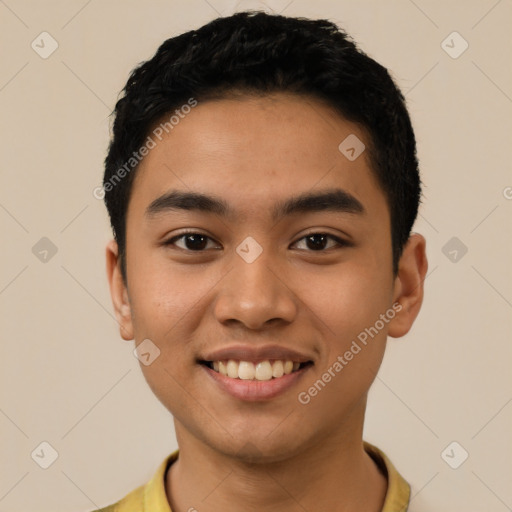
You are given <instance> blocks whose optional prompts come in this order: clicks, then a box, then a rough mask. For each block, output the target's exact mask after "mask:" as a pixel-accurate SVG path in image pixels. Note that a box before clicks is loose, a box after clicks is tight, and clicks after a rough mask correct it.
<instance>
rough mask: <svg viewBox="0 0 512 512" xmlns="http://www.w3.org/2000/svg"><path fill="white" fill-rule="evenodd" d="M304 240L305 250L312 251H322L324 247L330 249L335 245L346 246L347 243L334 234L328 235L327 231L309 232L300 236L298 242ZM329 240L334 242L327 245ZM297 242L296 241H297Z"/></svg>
mask: <svg viewBox="0 0 512 512" xmlns="http://www.w3.org/2000/svg"><path fill="white" fill-rule="evenodd" d="M302 240H305V245H306V247H307V250H309V251H314V252H322V251H325V250H326V249H331V248H333V247H336V246H342V247H343V246H348V245H349V244H348V243H347V242H345V241H344V240H341V238H338V237H336V236H334V235H329V234H328V233H311V234H309V235H306V236H305V237H303V238H301V239H300V240H299V242H301V241H302ZM329 240H331V241H334V244H332V243H331V245H330V246H329V247H327V246H328V244H329ZM297 243H298V242H297Z"/></svg>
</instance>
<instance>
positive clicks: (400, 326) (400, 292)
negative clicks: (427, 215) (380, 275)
mask: <svg viewBox="0 0 512 512" xmlns="http://www.w3.org/2000/svg"><path fill="white" fill-rule="evenodd" d="M427 269H428V262H427V255H426V241H425V238H424V237H423V236H422V235H420V234H418V233H413V234H411V236H410V237H409V240H408V241H407V243H406V245H405V247H404V249H403V252H402V256H401V258H400V262H399V264H398V275H397V276H396V278H395V286H394V292H393V297H394V299H393V304H396V303H397V302H399V303H400V305H401V309H400V310H398V308H396V311H397V314H396V315H395V317H394V318H393V319H392V320H391V321H390V322H389V330H388V334H389V336H392V337H393V338H400V337H401V336H404V335H405V334H407V333H408V332H409V329H410V328H411V327H412V324H413V323H414V320H415V319H416V317H417V316H418V313H419V312H420V308H421V304H422V302H423V282H424V280H425V276H426V274H427Z"/></svg>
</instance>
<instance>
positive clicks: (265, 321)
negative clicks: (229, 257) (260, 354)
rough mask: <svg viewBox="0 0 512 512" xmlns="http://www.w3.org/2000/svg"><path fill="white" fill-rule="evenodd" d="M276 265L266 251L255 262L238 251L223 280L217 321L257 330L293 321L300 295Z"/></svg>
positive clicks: (217, 304) (216, 304)
mask: <svg viewBox="0 0 512 512" xmlns="http://www.w3.org/2000/svg"><path fill="white" fill-rule="evenodd" d="M272 267H273V266H272V265H271V262H270V258H269V257H267V255H266V254H265V251H263V253H262V254H261V255H260V256H259V257H258V258H257V259H256V260H255V261H253V262H251V263H248V262H247V261H245V260H244V259H243V258H241V257H239V256H238V254H235V255H234V257H233V267H232V269H231V270H230V271H229V272H228V273H227V275H226V276H225V277H224V279H222V281H221V282H220V283H219V286H220V288H219V292H218V295H217V297H216V300H215V304H214V313H215V316H216V318H217V320H218V321H219V322H221V323H223V324H226V325H227V324H236V323H238V324H242V325H244V326H245V327H247V328H248V329H254V330H259V329H264V328H266V327H268V325H269V324H274V323H278V321H281V322H283V323H285V324H287V323H291V322H293V320H294V318H295V316H296V315H297V304H298V300H297V297H295V295H294V293H293V291H292V287H291V286H290V284H291V283H287V280H286V277H285V276H284V273H283V272H282V271H281V272H279V271H278V270H277V268H272Z"/></svg>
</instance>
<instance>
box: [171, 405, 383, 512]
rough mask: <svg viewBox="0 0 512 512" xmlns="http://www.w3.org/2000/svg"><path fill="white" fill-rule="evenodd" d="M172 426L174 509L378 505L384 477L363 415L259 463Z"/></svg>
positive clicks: (355, 508) (284, 510) (287, 510)
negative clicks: (367, 446) (366, 437)
mask: <svg viewBox="0 0 512 512" xmlns="http://www.w3.org/2000/svg"><path fill="white" fill-rule="evenodd" d="M363 416H364V411H363ZM175 424H176V434H177V437H178V444H179V446H180V453H179V457H178V460H177V461H176V462H175V463H174V464H173V465H172V466H171V467H170V469H169V471H168V472H167V475H166V492H167V497H168V500H169V503H170V505H171V509H172V511H173V512H187V511H191V510H192V511H193V510H194V509H196V510H200V511H201V512H214V511H218V510H226V511H230V510H245V511H251V512H252V511H260V510H268V511H274V510H276V511H277V510H279V512H292V511H293V512H297V511H304V510H311V511H313V510H330V511H333V512H348V511H349V510H350V511H351V512H363V511H364V512H379V511H380V510H381V509H382V505H383V502H384V497H385V494H386V489H387V481H386V477H385V476H384V475H383V474H382V473H381V472H380V470H379V469H378V468H377V466H376V464H375V462H374V461H373V460H372V459H371V457H370V456H369V455H368V454H367V453H366V452H365V450H364V446H363V442H362V424H363V418H361V422H360V424H358V425H357V426H356V428H352V429H351V430H350V431H347V430H343V431H341V432H336V433H335V434H334V435H331V436H329V437H322V439H321V441H318V442H315V443H312V444H311V446H309V447H307V448H304V449H301V450H300V452H298V453H294V454H291V455H290V456H288V457H286V458H283V459H282V460H279V461H273V462H257V463H254V462H248V461H247V460H240V459H239V458H235V457H233V456H230V455H226V454H225V453H222V452H220V451H219V450H215V449H213V448H212V447H211V446H209V445H207V444H205V443H204V442H202V441H200V440H198V439H197V438H195V437H193V436H191V435H190V434H189V433H188V432H187V431H186V430H185V429H184V427H183V426H182V425H181V424H180V423H179V422H178V421H177V420H175ZM340 430H341V429H340Z"/></svg>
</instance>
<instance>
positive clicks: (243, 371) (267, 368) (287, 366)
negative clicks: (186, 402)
mask: <svg viewBox="0 0 512 512" xmlns="http://www.w3.org/2000/svg"><path fill="white" fill-rule="evenodd" d="M299 366H300V363H297V362H293V361H279V360H277V361H273V362H270V361H269V360H266V361H260V362H259V363H256V364H254V363H252V362H251V361H235V360H234V359H229V360H228V361H213V369H214V370H215V371H216V372H219V373H220V374H221V375H225V376H226V377H231V378H232V379H243V380H270V379H272V378H278V377H282V376H283V375H285V374H289V373H292V372H294V371H296V370H298V369H299Z"/></svg>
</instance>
